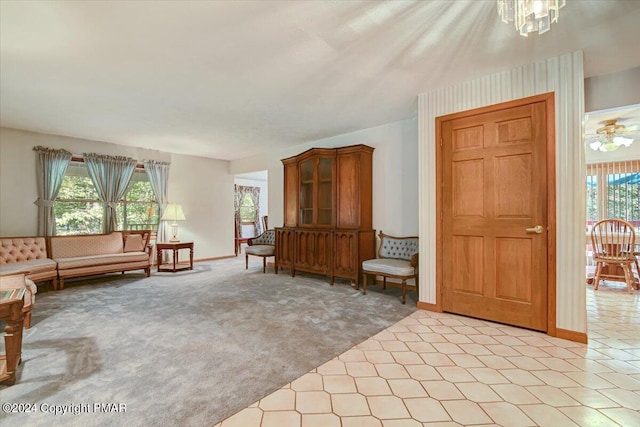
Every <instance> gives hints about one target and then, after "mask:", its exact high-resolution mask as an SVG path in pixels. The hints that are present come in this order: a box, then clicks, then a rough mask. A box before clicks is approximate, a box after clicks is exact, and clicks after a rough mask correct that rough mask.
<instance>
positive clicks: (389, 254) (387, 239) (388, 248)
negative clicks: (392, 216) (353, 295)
mask: <svg viewBox="0 0 640 427" xmlns="http://www.w3.org/2000/svg"><path fill="white" fill-rule="evenodd" d="M418 250H419V249H418V237H417V236H411V237H395V236H390V235H388V234H384V233H383V232H382V231H380V247H379V248H378V258H376V259H369V260H366V261H363V262H362V276H363V277H362V278H363V282H362V293H363V294H366V293H367V276H368V275H372V276H374V283H375V278H376V276H382V278H383V279H382V280H383V282H382V288H383V289H386V287H387V278H388V277H389V278H393V279H399V280H400V281H401V284H400V286H401V289H402V303H403V304H404V303H405V302H406V299H407V298H406V295H407V289H406V288H407V280H409V279H415V282H416V285H415V289H416V293H417V292H418Z"/></svg>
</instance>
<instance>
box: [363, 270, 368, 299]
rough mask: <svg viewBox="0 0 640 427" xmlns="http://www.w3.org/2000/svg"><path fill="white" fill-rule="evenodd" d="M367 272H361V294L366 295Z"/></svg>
mask: <svg viewBox="0 0 640 427" xmlns="http://www.w3.org/2000/svg"><path fill="white" fill-rule="evenodd" d="M367 280H368V277H367V273H362V294H363V295H366V294H367Z"/></svg>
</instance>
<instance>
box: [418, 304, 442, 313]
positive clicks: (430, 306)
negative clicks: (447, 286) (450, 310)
mask: <svg viewBox="0 0 640 427" xmlns="http://www.w3.org/2000/svg"><path fill="white" fill-rule="evenodd" d="M417 306H418V308H419V309H420V310H427V311H435V312H436V313H442V309H441V308H440V307H438V305H437V304H431V303H428V302H422V301H418V304H417Z"/></svg>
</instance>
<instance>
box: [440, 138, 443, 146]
mask: <svg viewBox="0 0 640 427" xmlns="http://www.w3.org/2000/svg"><path fill="white" fill-rule="evenodd" d="M442 141H443V139H442V138H440V147H442Z"/></svg>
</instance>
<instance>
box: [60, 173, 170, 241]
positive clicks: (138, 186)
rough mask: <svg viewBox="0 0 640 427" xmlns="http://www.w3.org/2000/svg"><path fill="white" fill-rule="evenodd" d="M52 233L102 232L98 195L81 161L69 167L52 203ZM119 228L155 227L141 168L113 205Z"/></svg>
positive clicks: (156, 212) (151, 201)
mask: <svg viewBox="0 0 640 427" xmlns="http://www.w3.org/2000/svg"><path fill="white" fill-rule="evenodd" d="M54 212H55V216H56V234H58V235H70V234H99V233H102V232H103V224H102V222H103V214H104V204H103V203H102V202H101V201H100V199H99V197H98V192H97V191H96V189H95V187H94V186H93V182H92V181H91V178H89V176H88V175H87V172H86V166H84V164H82V163H80V164H75V165H73V166H70V167H69V170H68V171H67V175H65V177H64V179H63V180H62V186H61V187H60V192H59V193H58V197H57V198H56V201H55V203H54ZM116 214H117V219H118V227H119V228H120V229H121V230H148V229H152V230H157V229H158V222H159V216H158V215H159V209H158V204H157V203H156V202H155V195H154V193H153V190H152V188H151V184H150V183H149V180H148V177H147V174H146V172H145V171H144V170H136V172H135V173H134V174H133V178H132V179H131V182H130V183H129V187H128V188H127V192H126V193H125V197H124V198H123V200H121V201H120V203H118V207H117V208H116Z"/></svg>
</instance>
